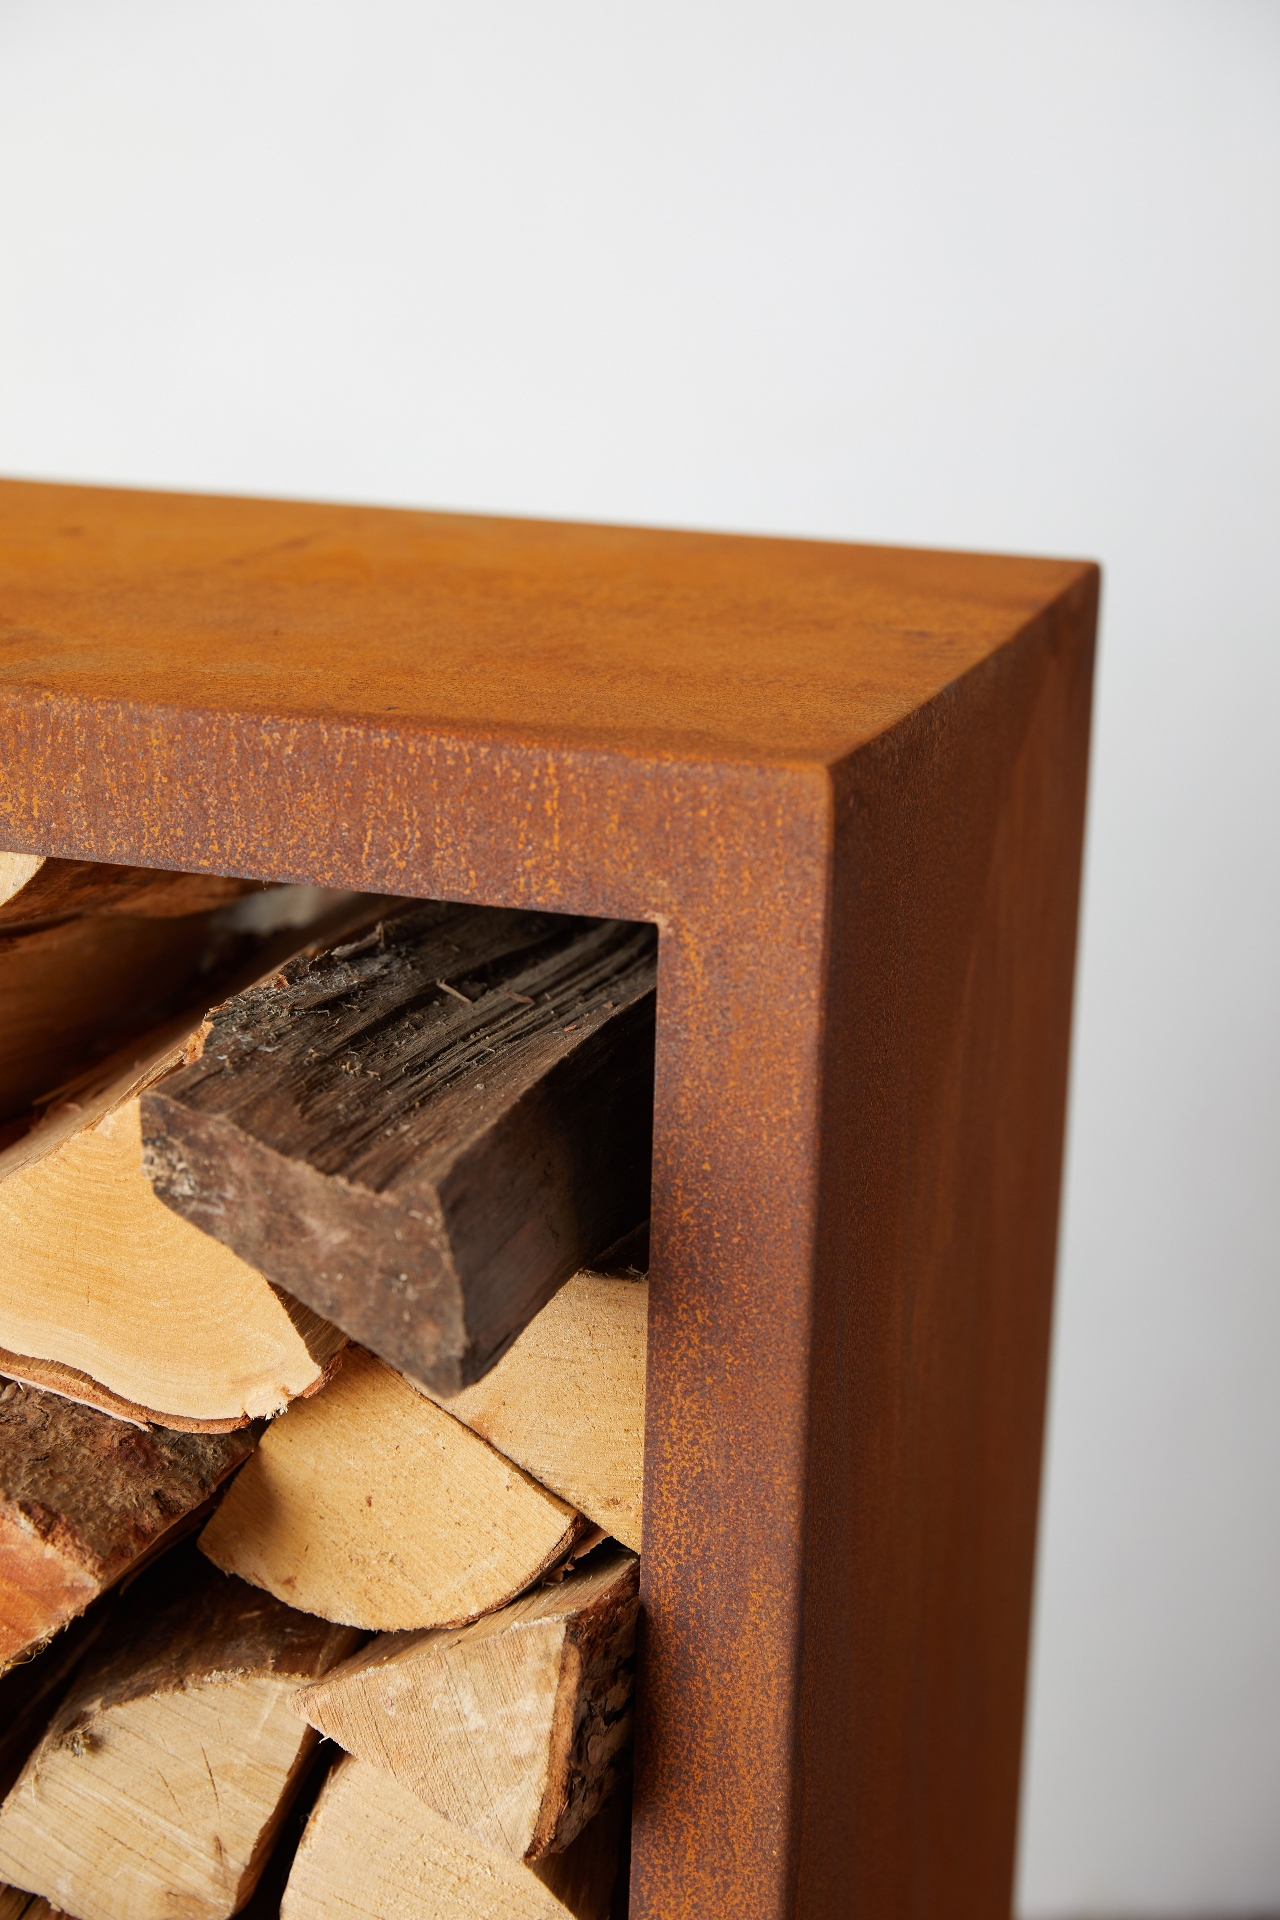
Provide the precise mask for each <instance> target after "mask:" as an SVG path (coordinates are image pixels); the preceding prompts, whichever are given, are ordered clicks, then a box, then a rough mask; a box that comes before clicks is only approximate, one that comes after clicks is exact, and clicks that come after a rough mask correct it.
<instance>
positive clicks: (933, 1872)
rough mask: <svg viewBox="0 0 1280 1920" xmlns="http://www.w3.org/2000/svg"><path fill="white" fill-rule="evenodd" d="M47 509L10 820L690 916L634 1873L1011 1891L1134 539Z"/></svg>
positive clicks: (662, 1057)
mask: <svg viewBox="0 0 1280 1920" xmlns="http://www.w3.org/2000/svg"><path fill="white" fill-rule="evenodd" d="M4 506H5V513H4V515H3V516H2V517H0V581H3V584H4V589H5V592H4V602H3V604H4V606H5V609H6V618H7V619H8V620H9V621H10V622H11V623H12V624H11V625H9V626H8V627H7V628H5V629H3V630H0V716H2V718H0V731H2V736H3V739H4V742H5V747H6V751H7V754H8V764H9V765H10V766H12V767H15V768H16V769H18V770H19V777H17V778H15V779H14V780H13V781H11V782H10V783H9V784H8V785H7V786H6V787H5V788H4V790H3V791H0V821H4V822H7V823H8V824H7V825H5V826H4V827H3V829H2V830H0V843H3V844H6V845H8V846H11V847H15V848H18V849H22V848H29V849H33V850H51V851H54V852H57V853H59V854H63V855H66V856H68V857H76V858H84V857H93V858H100V859H107V860H116V861H120V862H127V863H135V864H146V863H147V862H148V861H154V862H155V863H157V864H163V863H168V864H171V865H180V866H184V867H194V868H199V867H206V868H209V869H211V870H219V871H224V872H225V871H227V870H228V869H230V870H231V871H234V872H240V873H252V874H255V875H258V876H260V877H263V878H267V877H270V878H292V879H296V880H300V881H312V882H319V883H325V884H329V885H343V886H365V887H369V886H375V887H379V888H383V889H386V890H389V891H395V892H400V893H403V894H417V895H423V896H427V897H430V898H433V899H454V900H467V901H475V902H478V903H482V904H486V905H499V906H513V907H514V906H520V907H531V908H536V909H537V910H539V911H545V912H565V913H589V914H596V915H600V916H602V917H603V916H608V917H613V918H618V919H631V920H640V919H651V920H654V921H656V922H657V923H658V925H659V927H660V933H661V944H660V952H659V992H658V1028H657V1042H656V1047H657V1055H656V1103H655V1116H654V1118H655V1130H654V1159H653V1262H652V1266H651V1269H650V1297H649V1365H648V1378H647V1413H646V1428H647V1431H646V1477H645V1511H644V1519H645V1550H644V1563H643V1570H642V1576H641V1585H642V1592H643V1597H644V1613H643V1615H642V1631H641V1681H640V1689H639V1695H638V1698H639V1701H640V1707H639V1714H638V1727H637V1792H636V1819H635V1833H634V1853H633V1866H632V1886H631V1911H632V1920H676V1916H678V1920H719V1917H720V1916H721V1915H722V1914H723V1913H724V1912H725V1911H726V1909H729V1910H733V1909H734V1908H735V1907H736V1908H738V1909H740V1910H742V1911H745V1912H751V1913H752V1914H754V1915H756V1916H758V1917H759V1920H783V1916H786V1920H839V1917H841V1916H845V1915H853V1914H857V1915H865V1914H867V1913H872V1912H877V1911H883V1912H894V1911H895V1907H896V1909H897V1910H900V1911H904V1912H908V1913H910V1914H911V1915H912V1916H913V1920H1007V1913H1008V1893H1007V1889H1008V1884H1009V1876H1010V1874H1011V1870H1012V1834H1013V1826H1014V1816H1015V1806H1016V1777H1017V1767H1018V1755H1019V1750H1020V1743H1021V1714H1020V1711H1019V1708H1018V1702H1019V1701H1020V1699H1021V1692H1022V1687H1023V1676H1024V1669H1025V1644H1026V1639H1025V1636H1026V1622H1027V1619H1028V1616H1029V1609H1030V1593H1031V1543H1032V1534H1033V1516H1034V1487H1035V1482H1036V1474H1037V1463H1038V1455H1039V1444H1040V1423H1041V1415H1042V1398H1043V1379H1044V1328H1045V1326H1046V1312H1047V1301H1048V1296H1049V1291H1050V1280H1051V1266H1052V1257H1051V1255H1052V1242H1053V1234H1054V1224H1055V1218H1056V1179H1050V1178H1049V1177H1048V1175H1047V1173H1046V1169H1051V1168H1053V1167H1055V1166H1056V1157H1057V1155H1058V1152H1059V1147H1060V1141H1061V1114H1062V1087H1063V1076H1064V1071H1065V1061H1066V1040H1067V1030H1068V1024H1069V1010H1070V997H1069V982H1070V973H1071V957H1072V950H1073V945H1074V901H1075V894H1076V887H1077V878H1078V865H1079V847H1080V832H1081V819H1082V812H1083V800H1084V772H1085V763H1086V753H1087V739H1088V688H1089V679H1090V672H1091V665H1092V654H1093V636H1094V630H1095V624H1096V615H1097V597H1098V572H1097V569H1096V568H1095V567H1092V566H1089V565H1086V564H1083V563H1080V562H1076V561H1068V560H1054V561H1043V560H1033V559H1027V558H1007V557H1000V556H993V555H974V554H958V553H927V552H919V551H909V550H893V549H886V548H874V547H860V546H851V545H842V544H837V543H831V542H818V541H790V540H787V541H778V540H757V539H740V538H734V537H729V536H720V535H701V534H696V535H689V534H677V533H664V532H660V531H653V530H640V529H634V528H616V527H573V526H558V525H546V524H534V523H521V522H513V521H501V520H481V519H476V518H469V517H465V516H451V515H431V514H416V513H380V512H377V511H374V510H371V509H353V508H337V507H320V506H312V505H305V504H293V503H278V502H257V501H226V500H213V499H194V498H180V499H175V498H173V497H169V496H162V495H156V494H151V495H138V494H127V493H111V492H109V491H106V490H100V489H78V488H58V487H54V488H47V487H32V486H24V487H13V488H10V489H8V490H7V492H6V494H5V499H4ZM72 528H75V529H78V531H76V532H71V531H70V529H72ZM106 634H110V636H111V638H110V639H109V640H108V639H106V638H104V637H103V636H104V635H106ZM161 687H163V689H164V694H163V704H162V702H161V696H160V692H159V690H160V688H161ZM231 768H233V769H234V774H233V775H231V776H230V777H229V776H228V769H231ZM51 793H56V794H57V796H58V805H57V811H56V817H52V818H51V816H50V813H49V808H48V796H49V795H50V794H51ZM989 874H999V875H1000V876H1002V877H1001V882H1000V886H999V888H997V889H996V890H995V891H991V890H989V887H988V881H987V876H988V875H989ZM979 901H980V902H981V904H980V905H978V904H976V903H977V902H979ZM913 916H914V917H913ZM996 958H998V963H999V964H998V966H997V967H996V972H997V973H998V974H999V977H1000V978H1001V979H1002V980H1005V981H1006V982H1007V983H1009V982H1011V983H1016V992H1015V993H1013V994H1006V997H1005V999H1004V1001H1003V1002H999V1001H998V1000H997V999H995V998H993V997H992V996H991V994H990V993H989V992H987V991H985V990H984V991H983V992H978V991H977V987H978V985H979V984H980V983H982V982H984V981H985V980H986V979H987V977H988V974H989V973H990V970H991V968H992V965H993V961H994V960H995V959H996ZM969 979H972V980H973V982H974V990H973V991H972V992H971V993H970V995H969V997H968V998H966V996H965V993H964V992H961V991H958V989H957V985H956V983H957V981H959V982H961V983H963V982H964V981H965V980H969ZM907 1026H909V1029H910V1046H909V1047H908V1048H906V1049H905V1050H904V1049H903V1048H902V1047H901V1045H900V1044H899V1036H900V1034H901V1033H902V1032H903V1031H904V1027H907ZM984 1049H985V1053H984ZM984 1058H985V1059H987V1060H988V1061H989V1063H990V1066H989V1068H987V1069H984V1068H983V1066H982V1061H983V1059H984ZM961 1059H963V1061H964V1062H965V1063H966V1064H965V1066H964V1069H963V1072H960V1073H959V1075H958V1077H952V1078H948V1076H947V1075H945V1074H940V1073H939V1071H938V1070H937V1066H936V1063H937V1062H941V1061H951V1062H956V1061H958V1060H961ZM930 1062H933V1063H935V1064H934V1065H929V1063H930ZM997 1063H999V1064H998V1065H997ZM984 1073H985V1074H986V1075H987V1077H986V1078H985V1079H984ZM984 1089H985V1090H984ZM1006 1094H1008V1095H1009V1096H1010V1098H1009V1104H1008V1105H1007V1106H1005V1105H1002V1101H1003V1100H1004V1098H1005V1095H1006ZM913 1103H918V1111H917V1112H916V1120H917V1121H918V1125H913V1124H912V1119H911V1115H912V1110H913ZM1010 1116H1016V1117H1015V1118H1011V1117H1010ZM886 1117H888V1118H890V1119H891V1120H892V1126H891V1129H890V1136H889V1138H890V1140H891V1142H892V1145H891V1146H890V1147H887V1148H886V1150H884V1151H881V1150H880V1147H879V1146H878V1145H877V1138H878V1136H877V1128H878V1126H879V1125H880V1124H881V1122H882V1120H884V1119H885V1118H886ZM912 1141H915V1142H916V1148H915V1149H913V1148H912V1146H911V1142H912ZM948 1142H949V1143H950V1146H949V1149H948V1151H949V1152H950V1153H951V1155H952V1158H951V1160H950V1161H949V1162H946V1164H949V1165H950V1166H951V1167H952V1168H954V1169H955V1175H956V1177H955V1178H952V1177H950V1176H949V1177H948V1178H947V1179H946V1180H945V1181H943V1182H942V1183H941V1184H938V1183H936V1182H935V1180H934V1174H935V1173H936V1171H937V1168H938V1166H939V1165H940V1164H943V1161H942V1160H940V1158H939V1156H940V1155H941V1154H942V1151H943V1147H944V1145H946V1143H948ZM917 1153H918V1154H919V1156H920V1157H918V1158H917V1157H915V1156H916V1154H917ZM1033 1169H1034V1171H1032V1170H1033ZM962 1176H963V1177H962ZM966 1303H967V1305H966ZM970 1311H971V1312H972V1314H973V1316H974V1319H973V1320H971V1321H968V1322H966V1313H968V1312H970ZM976 1322H980V1323H981V1326H982V1334H981V1338H976V1337H973V1336H972V1335H971V1332H970V1331H967V1330H966V1328H967V1327H968V1328H971V1327H972V1326H973V1325H974V1324H975V1323H976ZM926 1357H927V1358H928V1360H929V1364H928V1365H927V1366H924V1367H921V1365H920V1363H921V1360H922V1359H924V1358H926ZM948 1359H950V1360H951V1361H952V1362H953V1364H951V1365H947V1364H944V1362H945V1361H946V1360H948ZM860 1536H865V1538H866V1540H867V1541H868V1542H869V1543H873V1544H871V1545H869V1546H868V1549H867V1551H866V1552H865V1553H863V1551H862V1549H861V1547H859V1549H858V1554H857V1556H856V1557H855V1555H854V1541H855V1539H857V1538H859V1537H860ZM953 1543H958V1547H959V1552H960V1558H959V1561H958V1562H957V1565H958V1566H959V1567H961V1568H962V1569H963V1571H962V1573H961V1574H960V1575H959V1576H958V1577H956V1578H948V1577H946V1569H947V1567H948V1564H949V1555H950V1554H951V1552H952V1550H953ZM868 1646H870V1647H874V1648H876V1649H878V1652H877V1655H876V1657H874V1658H864V1657H863V1656H862V1652H861V1649H863V1648H864V1647H868ZM850 1649H854V1650H857V1652H858V1657H857V1659H856V1660H851V1657H850ZM983 1702H987V1703H989V1705H990V1711H989V1712H988V1711H985V1710H984V1709H983V1707H982V1705H981V1703H983ZM922 1703H927V1710H926V1708H925V1706H922ZM833 1753H836V1754H838V1755H839V1756H840V1759H841V1764H839V1765H835V1764H832V1763H831V1759H830V1756H831V1755H832V1754H833Z"/></svg>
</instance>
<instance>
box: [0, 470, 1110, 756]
mask: <svg viewBox="0 0 1280 1920" xmlns="http://www.w3.org/2000/svg"><path fill="white" fill-rule="evenodd" d="M1091 571H1092V570H1091V569H1090V568H1089V567H1088V566H1086V565H1084V564H1082V563H1079V562H1074V561H1063V560H1052V561H1051V560H1032V559H1019V558H1003V557H998V556H991V555H974V554H961V553H937V552H928V551H923V550H918V549H903V548H885V547H868V546H854V545H846V544H842V543H837V542H829V541H815V540H777V539H759V538H746V537H742V536H737V535H726V534H702V533H671V532H661V531H654V530H648V529H636V528H629V527H614V526H596V525H585V526H584V525H572V524H566V523H559V522H548V521H531V520H512V519H497V518H486V517H480V516H473V515H461V514H442V513H420V512H409V511H402V510H398V509H388V508H372V507H345V506H328V505H314V504H305V503H299V502H292V501H277V500H246V499H232V498H225V497H208V496H202V495H192V494H170V493H144V492H134V491H125V490H120V489H114V488H99V487H72V486H55V485H47V484H42V483H31V482H15V481H8V482H0V683H2V684H3V689H4V695H5V697H6V699H7V700H10V701H11V700H14V699H16V700H18V701H20V702H21V703H23V704H26V703H27V702H29V701H30V700H31V699H32V698H33V697H34V698H36V699H40V698H41V697H47V696H51V697H53V698H54V699H55V700H58V701H67V700H70V701H72V702H80V701H89V702H99V701H111V702H124V703H126V704H128V705H130V706H132V707H140V708H144V709H154V710H156V711H157V713H159V712H162V711H164V710H172V709H175V708H179V709H186V710H188V711H190V710H192V709H201V710H205V711H211V712H215V713H225V714H237V715H243V716H246V717H248V718H254V717H262V718H271V717H289V716H299V717H301V716H315V717H323V718H326V719H330V720H339V721H341V720H360V721H364V722H368V721H375V722H382V723H384V724H386V725H388V726H390V727H392V728H394V729H396V730H402V731H412V732H427V733H433V734H447V735H464V736H473V737H475V738H478V739H487V740H503V741H511V742H527V743H530V744H534V743H539V744H546V745H548V746H554V745H560V744H563V745H566V746H570V745H577V746H583V745H593V746H596V747H605V748H612V749H614V750H617V751H620V752H622V753H625V754H628V755H644V756H657V757H660V758H664V759H677V760H683V759H691V760H701V761H706V760H738V761H741V760H747V761H757V762H776V761H788V762H797V761H799V762H805V761H808V762H813V761H818V762H827V761H831V760H833V759H835V758H838V757H840V756H841V755H843V754H845V753H847V752H849V751H851V750H852V749H854V748H856V747H857V746H858V745H859V744H860V743H861V742H863V741H865V740H867V739H869V738H871V737H872V736H873V735H875V734H877V733H879V732H881V731H882V730H883V729H884V728H885V727H886V726H889V725H892V724H893V723H894V722H895V721H896V720H898V719H900V718H901V717H902V716H903V715H904V714H906V713H908V712H910V711H911V710H912V709H913V708H915V707H918V706H920V705H921V704H923V703H924V702H925V701H927V700H929V699H930V698H931V697H932V696H933V695H934V694H936V693H937V692H938V691H939V690H940V689H941V688H942V687H944V686H946V685H947V684H948V683H949V682H951V681H953V680H955V679H956V678H957V677H958V676H959V675H960V674H962V673H964V672H965V671H966V670H967V669H968V668H970V667H971V666H973V665H974V664H975V663H976V662H978V661H979V660H981V659H982V658H984V657H985V656H986V655H987V654H989V653H990V652H991V651H992V650H993V649H995V648H997V647H999V646H1000V645H1002V644H1003V643H1004V642H1006V641H1008V640H1010V639H1012V638H1013V637H1014V635H1016V634H1017V633H1018V632H1019V631H1020V630H1021V629H1023V628H1024V627H1025V626H1026V625H1027V623H1028V622H1029V621H1030V620H1031V619H1033V618H1034V617H1035V616H1036V614H1037V613H1039V612H1041V611H1042V610H1043V609H1044V608H1045V607H1046V606H1048V605H1049V604H1050V603H1051V602H1053V601H1055V600H1057V599H1058V598H1059V597H1060V596H1061V595H1062V594H1063V593H1065V592H1067V591H1069V590H1070V589H1071V588H1072V587H1073V586H1076V585H1079V584H1080V583H1082V581H1083V580H1084V579H1085V578H1086V577H1087V576H1088V575H1089V574H1090V573H1091Z"/></svg>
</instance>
